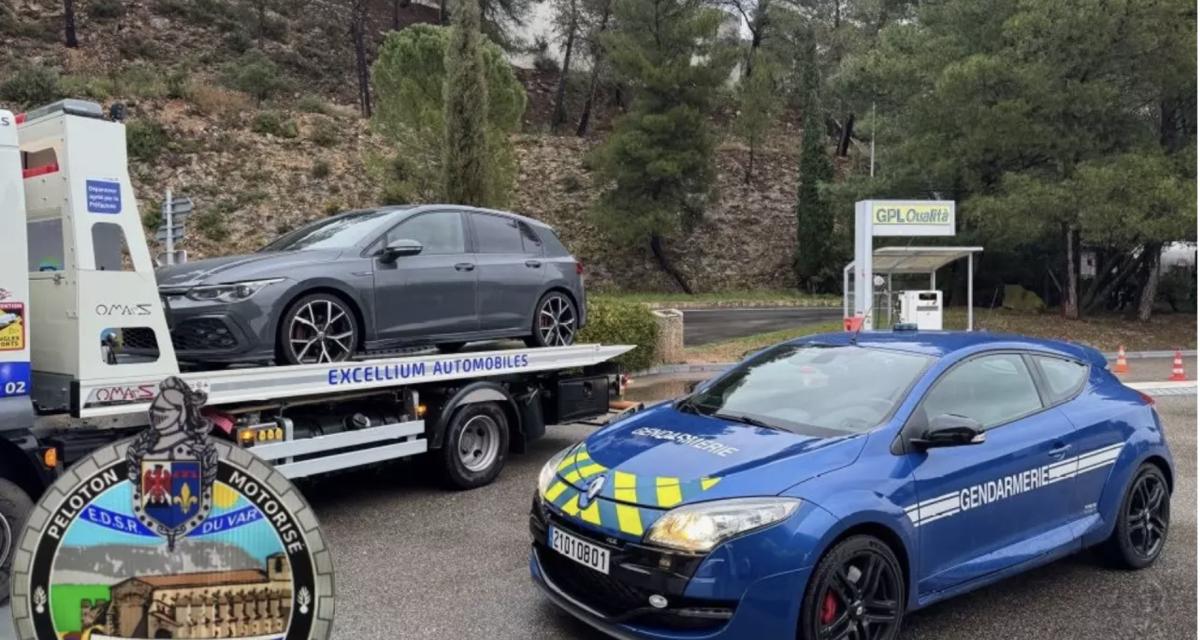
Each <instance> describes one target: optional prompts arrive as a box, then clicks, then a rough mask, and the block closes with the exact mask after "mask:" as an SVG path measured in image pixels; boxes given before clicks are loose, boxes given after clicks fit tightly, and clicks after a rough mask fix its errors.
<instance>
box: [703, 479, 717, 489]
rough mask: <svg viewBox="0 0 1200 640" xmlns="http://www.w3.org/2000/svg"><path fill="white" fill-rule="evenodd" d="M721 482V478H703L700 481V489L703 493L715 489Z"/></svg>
mask: <svg viewBox="0 0 1200 640" xmlns="http://www.w3.org/2000/svg"><path fill="white" fill-rule="evenodd" d="M720 481H721V479H720V478H701V479H700V489H701V490H703V491H708V490H709V489H711V488H713V485H715V484H717V483H718V482H720Z"/></svg>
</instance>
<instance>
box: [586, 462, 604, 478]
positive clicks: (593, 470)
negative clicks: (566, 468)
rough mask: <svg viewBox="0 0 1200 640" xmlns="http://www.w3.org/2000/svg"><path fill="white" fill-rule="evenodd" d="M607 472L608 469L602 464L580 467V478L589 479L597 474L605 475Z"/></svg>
mask: <svg viewBox="0 0 1200 640" xmlns="http://www.w3.org/2000/svg"><path fill="white" fill-rule="evenodd" d="M605 471H608V467H605V466H604V465H601V464H595V463H592V464H589V465H588V466H586V467H579V477H581V478H589V477H591V476H594V475H596V474H597V473H604V472H605Z"/></svg>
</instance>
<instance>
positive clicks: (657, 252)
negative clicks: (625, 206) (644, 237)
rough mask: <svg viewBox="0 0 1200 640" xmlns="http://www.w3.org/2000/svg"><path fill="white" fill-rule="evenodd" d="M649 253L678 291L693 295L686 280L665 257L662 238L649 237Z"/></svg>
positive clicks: (654, 235) (655, 235) (658, 236)
mask: <svg viewBox="0 0 1200 640" xmlns="http://www.w3.org/2000/svg"><path fill="white" fill-rule="evenodd" d="M650 251H652V252H654V259H655V260H657V261H658V267H659V268H660V269H662V270H663V272H665V273H666V274H667V275H669V276H671V279H673V280H674V281H675V284H678V285H679V288H680V289H683V292H684V293H686V294H688V295H691V294H692V293H694V292H693V291H692V286H691V285H689V284H688V282H687V279H686V278H684V277H683V274H682V273H680V272H679V269H677V268H675V265H674V264H672V263H671V259H670V258H669V257H668V256H667V252H666V251H665V250H664V249H663V240H662V236H660V235H658V234H657V233H655V234H653V235H651V236H650Z"/></svg>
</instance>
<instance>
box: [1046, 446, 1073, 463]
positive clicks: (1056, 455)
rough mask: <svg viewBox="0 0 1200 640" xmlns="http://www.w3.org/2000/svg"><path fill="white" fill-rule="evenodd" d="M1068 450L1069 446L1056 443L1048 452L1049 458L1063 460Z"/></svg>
mask: <svg viewBox="0 0 1200 640" xmlns="http://www.w3.org/2000/svg"><path fill="white" fill-rule="evenodd" d="M1070 450H1071V445H1069V444H1057V443H1056V446H1055V447H1054V448H1053V449H1051V450H1050V457H1051V458H1053V459H1055V460H1062V459H1063V458H1065V457H1067V452H1068V451H1070Z"/></svg>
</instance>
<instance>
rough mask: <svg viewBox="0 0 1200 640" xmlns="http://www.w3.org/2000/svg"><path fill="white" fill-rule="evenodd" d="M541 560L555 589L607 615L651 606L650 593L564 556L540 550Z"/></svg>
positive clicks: (547, 550) (616, 614)
mask: <svg viewBox="0 0 1200 640" xmlns="http://www.w3.org/2000/svg"><path fill="white" fill-rule="evenodd" d="M538 560H539V561H540V562H541V565H542V569H543V570H544V571H545V572H546V577H547V578H549V579H550V581H551V582H553V583H554V585H555V586H557V587H558V588H559V589H562V590H563V591H564V592H565V593H566V594H567V595H569V596H571V597H572V598H574V599H576V600H578V601H579V602H582V603H584V604H586V605H587V606H589V607H591V608H593V609H595V610H596V611H599V612H600V613H602V614H604V615H606V616H620V615H625V614H626V613H629V612H630V611H633V610H634V609H640V608H642V607H646V606H649V599H650V595H651V594H650V592H649V591H644V590H642V589H638V588H637V587H631V586H629V585H627V584H624V583H623V582H621V581H620V580H617V579H615V578H613V577H612V576H608V575H605V574H603V573H600V572H599V571H595V570H593V569H589V568H587V567H585V566H583V565H581V564H579V563H577V562H575V561H574V560H571V559H570V558H568V557H566V556H564V555H562V554H559V553H555V552H554V551H552V550H549V549H546V548H544V547H539V548H538Z"/></svg>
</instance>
